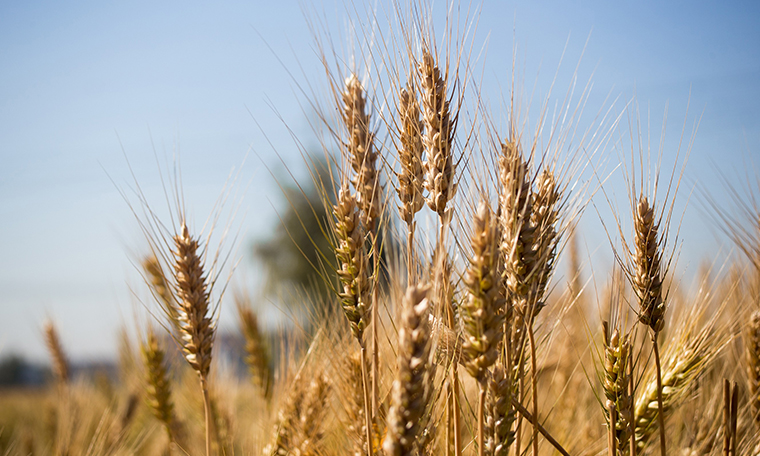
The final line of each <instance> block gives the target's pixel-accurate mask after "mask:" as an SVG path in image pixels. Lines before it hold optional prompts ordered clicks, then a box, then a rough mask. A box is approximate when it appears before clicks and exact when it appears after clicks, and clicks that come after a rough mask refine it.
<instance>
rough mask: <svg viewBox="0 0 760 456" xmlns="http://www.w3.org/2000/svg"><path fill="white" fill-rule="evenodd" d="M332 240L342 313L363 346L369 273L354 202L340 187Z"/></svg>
mask: <svg viewBox="0 0 760 456" xmlns="http://www.w3.org/2000/svg"><path fill="white" fill-rule="evenodd" d="M333 214H334V217H335V224H334V229H335V236H336V238H337V241H338V246H337V248H336V249H335V256H336V257H337V259H338V264H339V269H338V276H339V277H340V281H341V283H342V285H343V289H342V291H341V292H340V298H341V302H342V305H343V311H344V312H345V314H346V318H348V322H349V323H350V325H351V332H352V333H353V335H354V337H356V339H357V340H358V341H359V344H360V345H361V346H364V339H363V335H364V330H365V329H366V328H367V323H368V318H369V306H370V301H369V299H370V295H369V273H368V269H367V253H366V251H365V248H364V227H363V225H362V224H361V222H360V220H359V211H358V210H357V207H356V199H355V198H354V196H353V195H351V193H350V192H349V190H348V185H347V184H344V185H343V187H342V188H341V189H340V191H339V192H338V202H337V204H336V205H335V207H334V208H333Z"/></svg>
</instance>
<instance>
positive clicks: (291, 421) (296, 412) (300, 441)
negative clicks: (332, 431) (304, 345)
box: [263, 375, 330, 456]
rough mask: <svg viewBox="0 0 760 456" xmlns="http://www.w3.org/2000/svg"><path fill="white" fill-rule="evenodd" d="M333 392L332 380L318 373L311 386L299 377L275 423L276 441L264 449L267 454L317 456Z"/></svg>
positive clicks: (276, 455) (270, 455)
mask: <svg viewBox="0 0 760 456" xmlns="http://www.w3.org/2000/svg"><path fill="white" fill-rule="evenodd" d="M329 394H330V382H329V381H328V380H327V377H325V376H324V375H316V376H315V377H314V378H313V379H312V380H311V382H310V383H309V385H308V387H307V386H306V385H304V384H303V380H302V379H300V378H296V381H295V384H294V385H293V390H292V391H291V392H290V394H289V395H288V396H287V398H286V399H285V403H284V404H283V407H282V408H281V409H280V412H279V413H278V417H277V422H276V423H275V432H274V434H275V435H274V439H273V442H272V443H271V444H270V445H268V446H267V447H266V448H264V452H263V454H264V455H266V456H286V455H304V456H306V455H318V454H322V452H321V451H320V446H321V443H322V439H323V436H324V433H323V424H324V419H325V414H326V411H327V400H328V398H329Z"/></svg>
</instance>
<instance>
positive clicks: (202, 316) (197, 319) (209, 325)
mask: <svg viewBox="0 0 760 456" xmlns="http://www.w3.org/2000/svg"><path fill="white" fill-rule="evenodd" d="M200 252H201V247H200V244H199V242H198V240H196V239H195V238H193V237H192V236H191V235H190V231H189V230H188V228H187V225H186V224H185V222H184V221H183V222H182V224H181V226H180V232H179V233H178V234H177V235H175V236H174V250H173V251H172V253H173V254H174V280H175V290H174V292H175V294H176V298H175V301H176V303H177V308H176V311H177V319H176V320H175V321H174V324H175V327H176V328H177V330H178V331H179V333H180V337H179V342H180V345H181V346H182V351H183V352H184V355H185V360H186V361H187V362H188V364H190V367H192V368H193V370H195V372H196V373H197V374H198V378H199V379H200V383H201V392H202V394H203V405H204V414H205V417H206V455H207V456H209V455H210V454H211V422H210V420H211V416H210V403H209V392H208V374H209V370H210V368H211V349H212V347H213V344H214V330H215V324H214V321H213V315H212V313H211V312H210V306H209V295H208V288H209V287H208V277H207V276H206V273H205V271H204V264H203V263H204V262H203V258H202V257H201V254H200Z"/></svg>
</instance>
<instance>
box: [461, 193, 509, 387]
mask: <svg viewBox="0 0 760 456" xmlns="http://www.w3.org/2000/svg"><path fill="white" fill-rule="evenodd" d="M496 223H497V221H496V220H495V217H494V216H493V214H492V213H491V209H490V208H489V207H488V205H487V204H486V203H485V202H481V203H480V205H479V206H478V209H477V212H476V213H475V216H474V217H473V223H472V225H473V226H472V237H471V245H472V251H473V253H472V257H471V258H470V267H469V268H467V270H466V272H465V274H464V283H465V285H466V286H467V291H468V297H467V299H466V300H465V302H464V303H463V304H462V306H461V311H460V315H461V316H462V330H463V335H464V342H463V344H462V353H463V355H464V365H465V368H466V369H467V372H469V373H470V375H472V376H473V378H475V379H476V380H477V381H478V382H482V381H483V380H484V379H485V374H486V372H487V370H488V368H490V367H491V366H492V365H493V363H495V362H496V358H497V357H498V355H499V352H498V345H499V342H500V341H501V337H502V330H503V325H504V322H503V318H502V316H501V315H500V314H499V311H500V310H501V308H502V307H503V306H504V299H503V298H502V297H501V296H500V292H501V290H500V287H499V280H500V277H498V275H497V274H498V271H497V265H496V262H497V260H498V254H499V250H498V240H497V239H496V235H497V229H496V228H497V227H496Z"/></svg>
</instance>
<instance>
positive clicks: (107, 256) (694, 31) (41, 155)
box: [0, 0, 760, 365]
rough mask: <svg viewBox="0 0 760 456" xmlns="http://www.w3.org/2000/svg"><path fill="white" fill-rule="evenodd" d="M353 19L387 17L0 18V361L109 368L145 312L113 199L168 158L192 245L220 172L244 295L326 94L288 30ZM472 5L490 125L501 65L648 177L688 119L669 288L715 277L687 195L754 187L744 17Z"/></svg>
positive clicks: (752, 66) (241, 12)
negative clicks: (630, 145)
mask: <svg viewBox="0 0 760 456" xmlns="http://www.w3.org/2000/svg"><path fill="white" fill-rule="evenodd" d="M443 6H444V5H443V4H442V3H441V4H440V5H436V8H442V7H443ZM469 6H470V5H462V8H463V9H466V8H467V7H469ZM372 8H375V10H376V11H381V12H382V9H383V8H387V5H386V6H383V5H379V4H378V5H374V4H373V6H372V7H371V8H370V10H365V9H364V6H363V5H360V4H358V2H357V4H352V3H350V2H343V1H335V2H332V1H324V2H308V1H295V0H279V1H277V2H257V1H254V2H250V1H247V2H243V1H240V2H235V1H229V2H223V3H219V4H211V3H207V2H171V1H169V2H159V3H156V2H141V1H134V2H120V3H113V2H76V3H74V2H39V1H28V2H16V3H13V2H4V3H2V4H1V5H0V158H1V159H2V160H1V162H0V163H2V164H1V165H0V360H4V361H2V362H3V363H5V364H4V365H7V364H8V363H9V362H11V363H16V364H14V365H18V363H27V364H29V365H44V364H46V363H47V355H46V352H45V346H44V342H43V337H42V324H43V322H44V321H45V319H48V318H49V319H53V320H54V321H56V323H57V325H58V327H59V329H60V332H61V337H62V339H63V342H64V344H65V345H66V347H67V350H68V352H69V353H70V355H71V357H72V358H73V361H74V363H75V364H77V363H79V364H81V365H86V364H88V363H108V362H110V361H111V360H113V359H114V358H115V356H116V346H117V337H116V334H117V330H118V328H119V327H120V326H122V325H124V324H126V325H128V326H129V325H132V324H133V322H134V320H135V318H136V317H135V315H136V314H138V315H140V316H138V317H137V318H144V311H143V309H142V304H141V301H144V300H145V298H146V296H147V295H146V294H145V286H144V284H143V283H142V278H141V276H140V274H139V261H140V259H141V257H142V255H144V254H145V253H146V252H147V244H146V242H145V240H144V236H143V234H142V233H141V231H140V227H139V225H138V223H137V222H136V220H135V216H134V214H133V213H132V209H131V208H130V205H129V204H128V202H129V203H131V204H133V205H135V203H137V197H136V196H135V194H134V193H133V189H134V188H135V183H138V184H139V186H140V188H141V190H142V192H143V193H144V195H145V196H146V198H147V200H148V201H149V202H150V203H151V204H153V205H155V206H156V207H158V208H159V209H158V210H159V212H160V211H161V210H162V209H163V208H165V206H166V204H165V200H164V187H163V186H162V185H165V184H166V182H164V183H163V184H162V181H161V176H162V175H163V176H164V177H165V175H166V171H167V168H169V169H170V168H171V167H172V166H173V163H174V161H173V160H174V158H173V157H175V156H178V157H179V159H180V162H181V174H182V182H183V190H184V195H185V201H186V202H187V207H188V212H189V215H190V219H191V220H192V221H193V223H194V225H195V226H197V227H198V228H201V227H202V226H203V223H204V221H205V220H206V217H207V216H208V214H210V213H211V212H212V209H213V207H214V203H215V201H216V200H217V198H218V197H219V196H220V195H221V194H222V192H223V190H224V187H225V184H227V183H229V182H230V176H231V175H233V176H237V180H236V183H235V185H234V187H233V190H232V191H233V193H232V196H231V198H230V202H229V204H228V207H229V208H230V209H231V211H235V210H237V213H236V215H235V217H234V218H233V219H232V222H231V225H230V226H231V227H232V231H233V234H235V233H239V234H237V237H238V242H237V244H236V245H235V246H234V250H233V252H232V256H233V257H234V258H239V259H240V266H239V267H238V270H237V271H236V278H235V281H236V282H238V284H236V286H238V287H239V288H241V289H242V288H244V289H245V290H246V292H247V293H250V294H251V295H253V296H265V294H264V291H263V290H264V287H265V285H266V284H265V283H264V282H265V279H264V277H266V274H265V269H266V265H267V259H270V260H271V255H272V251H274V252H277V251H279V250H278V249H277V246H281V245H283V242H285V241H287V240H288V239H287V237H283V236H282V230H281V229H280V228H279V226H280V217H283V216H284V217H285V218H287V217H286V216H287V213H288V208H289V205H288V202H287V199H286V197H285V196H284V194H288V192H289V191H292V186H293V184H292V182H293V176H295V177H296V178H297V179H299V180H302V181H304V182H308V181H309V174H308V169H307V166H306V164H305V163H304V160H303V159H302V156H301V151H302V150H314V151H317V152H318V151H319V150H320V146H319V141H318V140H317V137H316V135H315V132H314V128H313V127H312V125H313V123H314V116H315V113H314V111H313V109H312V108H311V107H310V104H309V98H310V96H311V95H313V92H312V90H313V91H319V90H325V89H326V87H327V85H326V81H324V77H323V75H324V71H323V69H322V65H321V63H320V62H319V59H318V56H317V54H316V50H315V45H314V38H313V35H312V33H311V32H310V29H309V27H308V23H307V20H306V19H305V18H304V14H305V12H307V14H308V15H310V17H312V18H319V19H318V27H321V28H322V30H327V31H329V33H331V34H334V36H336V37H337V36H340V35H341V34H342V33H345V32H346V30H349V29H350V28H351V24H350V23H349V21H348V20H347V19H346V18H347V17H371V16H372V15H371V14H369V12H368V11H371V9H372ZM478 8H480V12H479V13H477V12H472V13H470V16H471V17H474V18H475V19H474V22H473V26H472V28H471V31H470V32H469V33H471V35H470V36H471V40H472V42H473V43H474V48H473V52H472V56H473V59H474V60H475V61H476V62H477V64H478V66H477V74H478V77H479V78H482V81H483V87H484V96H486V97H490V98H489V99H490V100H492V101H491V102H490V104H491V105H492V107H493V108H494V110H496V111H500V113H501V114H500V115H502V116H503V115H504V113H505V112H506V109H505V108H504V106H506V105H507V101H506V100H507V99H508V92H509V87H510V84H511V80H512V74H513V69H512V63H513V57H514V61H515V63H516V69H515V74H516V75H517V79H518V82H519V83H520V84H521V85H522V86H524V89H523V92H524V93H525V94H527V95H528V99H529V100H530V102H529V104H530V106H531V112H530V115H537V114H538V112H539V108H540V106H541V103H543V101H544V100H545V99H546V98H547V97H548V96H551V98H550V100H551V101H550V102H549V103H548V104H547V105H548V106H549V107H550V109H549V117H550V119H549V120H552V119H551V117H552V115H553V114H552V113H554V112H556V111H554V109H555V106H557V105H561V104H562V103H563V101H564V97H565V94H566V93H567V92H568V90H569V88H573V87H575V91H576V97H577V94H578V93H580V92H581V91H582V90H583V89H584V88H585V87H586V86H587V85H588V87H589V89H590V93H589V96H588V100H587V101H586V103H585V107H584V115H583V117H582V119H581V120H580V121H579V130H585V129H586V128H588V126H589V125H592V124H593V123H594V122H595V121H596V120H598V119H597V116H603V115H605V114H607V113H610V114H609V115H611V116H612V117H617V116H621V117H620V119H621V120H620V123H621V125H620V129H619V130H620V131H619V132H618V133H617V134H616V136H626V135H628V136H630V134H631V133H630V132H631V130H633V131H634V134H635V132H637V131H639V130H640V131H641V133H642V141H643V143H644V145H645V147H646V144H647V143H651V147H652V149H653V153H655V154H656V153H657V151H658V150H659V149H660V146H661V145H662V150H663V157H664V159H663V169H664V170H665V174H666V175H669V173H670V170H671V169H672V163H673V161H675V154H676V152H678V151H679V150H680V154H681V157H682V158H683V156H684V154H685V153H686V152H687V150H689V146H688V143H689V139H690V138H691V136H692V134H693V132H694V131H695V125H696V124H697V123H698V125H699V126H698V129H696V135H695V136H694V143H693V146H692V147H691V148H690V151H691V154H690V157H689V161H688V167H687V169H686V172H685V175H684V180H683V184H682V189H681V193H680V197H679V201H678V204H677V206H676V221H675V224H676V225H678V222H680V221H681V220H680V217H681V214H683V219H682V220H683V221H682V223H681V230H680V239H679V241H680V243H679V245H678V246H676V247H677V248H678V252H679V255H678V266H677V269H678V273H679V274H683V276H684V277H691V276H693V274H694V272H695V270H696V269H697V268H698V266H699V264H700V262H702V261H710V262H715V263H716V264H719V263H720V262H721V261H722V260H721V258H725V257H726V256H727V255H730V254H731V252H730V247H729V243H728V242H727V240H726V239H725V238H724V237H723V236H722V235H721V234H720V232H719V230H718V229H717V228H716V226H715V224H714V223H713V222H712V221H711V218H710V216H709V214H706V212H708V211H706V210H705V208H704V206H705V204H703V203H700V201H699V197H698V195H699V193H700V189H702V190H704V191H707V192H710V193H711V194H712V195H713V196H714V198H715V199H716V200H718V201H721V200H723V199H724V198H725V197H726V190H725V185H724V184H723V183H722V180H729V181H731V182H734V183H737V185H739V186H741V185H744V184H742V183H741V182H743V181H746V180H747V179H749V181H750V182H752V181H754V182H757V178H756V173H755V170H754V168H753V166H754V163H756V162H757V159H758V158H760V157H758V154H760V46H758V43H760V28H758V27H757V24H758V20H759V19H760V6H758V4H757V3H756V2H749V1H746V2H741V1H736V2H717V1H713V2H694V1H690V2H685V1H683V2H654V1H643V2H635V3H632V4H622V3H619V2H603V1H592V2H583V4H582V5H579V4H570V3H568V2H560V1H556V2H553V1H536V2H515V1H485V2H483V4H482V5H481V6H477V5H473V6H472V9H473V11H476V10H477V9H478ZM463 14H464V13H463ZM376 17H378V18H381V17H384V16H383V14H381V13H378V14H377V15H376ZM378 21H381V19H378ZM371 25H372V24H363V27H370V26H371ZM378 27H380V28H381V29H382V28H383V27H385V24H379V25H378ZM589 81H591V83H590V85H589ZM552 87H553V89H552ZM633 100H635V101H633ZM534 105H535V106H536V107H535V108H534V107H533V106H534ZM500 107H501V108H500ZM637 111H638V116H639V118H640V119H641V126H640V127H638V126H637V125H636V112H637ZM666 119H667V123H666V125H667V129H666V130H665V133H664V135H663V134H662V131H663V124H664V122H665V120H666ZM496 120H497V121H498V122H501V124H503V123H504V122H503V119H496ZM534 121H535V119H534ZM629 124H631V126H630V127H629ZM682 133H683V138H682ZM661 138H662V142H661ZM679 143H681V144H680V146H679ZM626 152H629V153H630V150H626V149H625V147H616V146H615V142H614V141H613V142H612V143H611V144H610V145H609V146H608V147H607V148H606V149H605V150H604V151H603V152H602V153H600V155H601V156H600V158H599V163H600V167H599V175H600V176H601V178H602V179H607V183H606V184H605V193H602V192H597V194H596V195H595V197H594V199H593V204H591V205H589V208H588V209H587V211H586V213H585V215H584V217H583V219H582V221H581V224H580V230H579V236H580V244H581V249H582V251H583V252H584V253H583V255H584V257H585V258H586V264H585V266H584V269H585V273H586V275H587V276H588V277H591V276H592V274H593V272H594V270H601V271H605V272H604V274H606V271H608V270H609V267H610V266H611V265H612V263H613V259H612V256H611V252H610V247H609V241H608V239H607V235H606V234H605V231H604V229H603V228H602V226H601V224H600V223H599V218H600V215H598V213H599V214H607V213H609V203H608V202H607V201H606V198H605V195H606V196H607V197H608V198H609V199H610V200H614V201H617V204H618V205H619V206H620V207H621V208H623V209H626V208H627V200H626V194H625V186H624V184H623V180H624V177H623V175H622V173H621V170H620V169H618V168H616V165H617V163H618V162H619V161H620V158H621V156H622V154H624V153H626ZM160 170H163V172H162V171H160ZM721 176H723V178H721ZM278 182H279V183H280V184H278ZM169 185H170V184H169ZM283 186H284V187H285V190H283V188H282V187H283ZM592 187H594V185H592ZM288 188H290V189H291V190H288ZM271 242H275V244H271ZM277 242H279V244H277ZM272 245H274V246H275V247H274V248H272ZM270 266H271V264H270ZM561 273H562V272H561V270H560V271H559V273H558V275H561ZM599 279H600V280H606V277H601V278H599ZM258 301H259V304H260V305H261V309H260V311H261V313H262V315H263V320H264V321H265V322H267V323H268V324H270V325H276V324H283V322H286V321H287V320H288V318H289V317H288V313H287V311H285V310H284V309H282V308H280V307H279V306H278V305H277V301H276V298H273V297H265V298H262V299H259V300H258ZM135 309H137V310H135ZM233 311H234V306H232V305H225V306H224V307H223V309H222V314H221V319H220V325H221V328H222V330H223V331H224V330H225V329H230V328H231V327H232V326H233V323H229V324H228V323H226V321H230V322H232V321H234V319H232V318H228V316H230V315H231V314H232V312H233Z"/></svg>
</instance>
